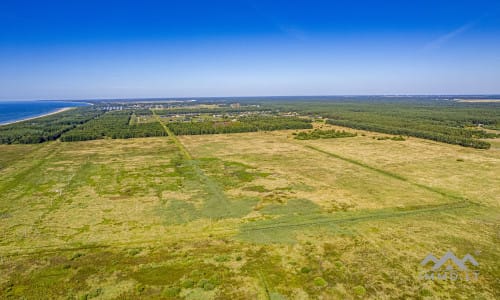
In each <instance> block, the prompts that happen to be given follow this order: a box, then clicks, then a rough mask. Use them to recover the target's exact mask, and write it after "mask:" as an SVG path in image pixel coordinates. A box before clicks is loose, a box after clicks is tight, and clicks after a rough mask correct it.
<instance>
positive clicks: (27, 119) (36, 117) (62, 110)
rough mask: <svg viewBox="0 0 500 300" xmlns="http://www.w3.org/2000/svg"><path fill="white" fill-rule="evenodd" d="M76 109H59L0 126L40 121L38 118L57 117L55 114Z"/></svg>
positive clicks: (0, 124)
mask: <svg viewBox="0 0 500 300" xmlns="http://www.w3.org/2000/svg"><path fill="white" fill-rule="evenodd" d="M74 108H76V106H75V107H63V108H59V109H57V110H55V111H52V112H48V113H46V114H43V115H38V116H34V117H28V118H24V119H20V120H15V121H9V122H6V123H0V126H5V125H11V124H15V123H19V122H24V121H29V120H34V119H38V118H42V117H47V116H51V115H55V114H58V113H62V112H64V111H68V110H70V109H74Z"/></svg>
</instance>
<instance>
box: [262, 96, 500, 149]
mask: <svg viewBox="0 0 500 300" xmlns="http://www.w3.org/2000/svg"><path fill="white" fill-rule="evenodd" d="M263 105H264V104H263ZM265 105H266V107H268V108H270V109H273V110H280V111H296V112H298V113H300V114H302V115H308V116H311V117H323V118H328V123H330V124H334V125H340V126H345V127H351V128H355V129H363V130H370V131H376V132H382V133H387V134H395V135H403V136H404V135H407V136H414V137H419V138H424V139H429V140H434V141H439V142H444V143H449V144H456V145H461V146H465V147H474V148H479V149H488V148H489V147H490V144H489V143H488V142H487V141H484V140H481V139H487V138H495V137H498V136H499V135H498V134H495V133H489V132H486V131H485V130H482V129H481V127H485V128H492V129H497V130H500V128H499V125H500V105H499V104H498V103H473V104H471V103H461V102H455V101H449V100H436V99H434V98H433V97H428V98H424V97H415V98H408V97H402V98H397V99H391V98H389V97H373V98H371V97H361V98H357V97H353V98H352V99H349V98H348V97H343V98H339V99H332V100H322V101H309V102H305V101H298V100H296V101H293V102H286V101H280V102H270V103H267V104H265Z"/></svg>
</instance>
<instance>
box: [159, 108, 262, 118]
mask: <svg viewBox="0 0 500 300" xmlns="http://www.w3.org/2000/svg"><path fill="white" fill-rule="evenodd" d="M258 111H267V112H269V111H270V110H266V109H263V108H261V107H256V106H241V107H239V108H233V107H214V108H208V107H192V108H186V107H175V108H168V109H158V110H155V113H156V114H157V115H160V116H168V115H173V114H234V113H240V112H258Z"/></svg>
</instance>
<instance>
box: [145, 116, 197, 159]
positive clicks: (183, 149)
mask: <svg viewBox="0 0 500 300" xmlns="http://www.w3.org/2000/svg"><path fill="white" fill-rule="evenodd" d="M151 111H152V112H153V115H154V116H155V118H156V120H157V121H158V122H159V123H160V125H161V126H162V127H163V129H165V132H166V133H167V135H168V136H169V137H170V138H171V139H172V141H173V142H174V144H175V145H176V146H177V148H179V151H180V152H181V153H182V155H183V156H184V158H185V159H187V160H192V159H193V157H192V156H191V154H190V153H189V151H187V149H186V147H184V145H183V144H182V143H181V141H179V139H178V138H177V136H176V135H175V134H174V133H173V132H172V130H170V128H168V126H167V125H165V123H164V122H163V121H162V119H161V118H160V116H158V115H157V114H156V112H155V110H154V109H152V110H151Z"/></svg>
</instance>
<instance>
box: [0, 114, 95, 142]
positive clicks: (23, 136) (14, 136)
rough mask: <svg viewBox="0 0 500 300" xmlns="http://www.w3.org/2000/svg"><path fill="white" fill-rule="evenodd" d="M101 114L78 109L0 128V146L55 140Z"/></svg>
mask: <svg viewBox="0 0 500 300" xmlns="http://www.w3.org/2000/svg"><path fill="white" fill-rule="evenodd" d="M102 113H103V112H102V111H101V110H96V109H94V108H93V107H78V108H75V109H72V110H69V111H65V112H61V113H58V114H54V115H50V116H46V117H41V118H37V119H33V120H28V121H23V122H19V123H14V124H10V125H4V126H0V144H37V143H43V142H47V141H52V140H56V139H58V138H59V137H60V136H61V135H62V134H63V133H65V132H67V131H69V130H71V129H73V128H75V127H77V126H78V125H81V124H84V123H85V122H87V121H89V120H91V119H94V118H96V117H98V116H99V115H101V114H102Z"/></svg>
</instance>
